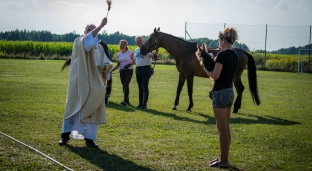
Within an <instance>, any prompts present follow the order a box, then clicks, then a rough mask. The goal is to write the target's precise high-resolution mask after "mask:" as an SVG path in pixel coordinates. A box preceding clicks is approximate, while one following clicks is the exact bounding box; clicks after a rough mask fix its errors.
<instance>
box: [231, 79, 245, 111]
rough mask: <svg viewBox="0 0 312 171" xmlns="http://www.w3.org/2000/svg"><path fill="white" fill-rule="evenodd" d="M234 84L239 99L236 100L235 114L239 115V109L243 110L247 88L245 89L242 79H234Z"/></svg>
mask: <svg viewBox="0 0 312 171" xmlns="http://www.w3.org/2000/svg"><path fill="white" fill-rule="evenodd" d="M233 82H234V86H235V88H236V92H237V97H236V99H235V103H234V109H233V113H237V112H238V109H240V108H241V104H242V96H243V91H244V89H245V87H244V85H243V83H242V80H241V78H240V77H234V80H233Z"/></svg>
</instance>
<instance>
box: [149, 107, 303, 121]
mask: <svg viewBox="0 0 312 171" xmlns="http://www.w3.org/2000/svg"><path fill="white" fill-rule="evenodd" d="M145 112H146V113H149V114H153V115H159V116H164V117H170V118H173V119H175V120H180V121H187V122H194V123H199V124H205V125H209V124H216V120H215V117H214V116H210V115H207V114H203V113H198V112H190V113H189V114H190V115H194V114H195V115H199V116H201V117H204V118H206V119H207V121H199V120H195V119H192V118H189V117H182V116H178V115H177V114H175V113H165V112H160V111H157V110H153V109H147V110H145ZM211 112H212V111H211ZM232 115H236V116H242V117H231V118H230V123H231V124H268V125H297V124H301V123H300V122H295V121H291V120H287V119H282V118H277V117H273V116H265V117H263V116H258V115H252V114H242V113H238V114H232Z"/></svg>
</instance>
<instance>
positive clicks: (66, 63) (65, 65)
mask: <svg viewBox="0 0 312 171" xmlns="http://www.w3.org/2000/svg"><path fill="white" fill-rule="evenodd" d="M70 62H71V58H69V59H67V60H66V62H65V63H64V65H63V66H62V68H61V72H62V71H63V70H64V69H65V68H67V67H68V66H69V65H70Z"/></svg>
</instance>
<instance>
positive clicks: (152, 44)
mask: <svg viewBox="0 0 312 171" xmlns="http://www.w3.org/2000/svg"><path fill="white" fill-rule="evenodd" d="M160 47H162V48H164V49H165V50H167V52H168V53H169V54H170V55H171V56H172V57H173V59H174V60H175V62H176V68H177V70H178V72H179V81H178V86H177V90H176V98H175V101H174V105H173V107H172V108H171V109H172V110H177V106H178V105H179V98H180V93H181V91H182V88H183V85H184V83H185V80H186V82H187V91H188V96H189V106H188V108H187V109H186V110H185V111H188V112H191V109H192V107H193V97H192V94H193V82H194V76H197V77H203V78H209V76H208V74H207V73H206V72H205V70H204V69H203V67H202V66H201V64H200V61H199V60H198V58H197V56H196V52H197V50H198V47H197V43H195V42H189V41H185V40H183V39H182V38H178V37H175V36H173V35H170V34H167V33H163V32H160V28H159V27H158V29H157V30H156V27H155V28H154V31H153V32H152V33H151V34H150V35H149V38H148V40H146V41H145V43H144V44H143V46H142V47H141V50H140V53H141V54H142V55H146V54H147V53H148V52H152V51H153V50H157V49H158V48H160ZM207 50H208V52H209V53H212V54H213V56H217V53H218V52H219V51H220V49H219V48H208V49H207ZM233 50H234V51H235V52H236V53H237V54H238V56H239V63H238V66H237V69H236V71H235V73H234V79H233V83H234V86H235V89H236V92H237V97H236V99H235V102H234V108H233V111H232V112H233V113H237V112H238V110H239V109H240V108H241V101H242V94H243V91H244V89H245V87H244V85H243V83H242V81H241V75H242V73H243V72H244V69H245V68H246V66H247V65H248V83H249V89H250V93H251V97H252V99H253V102H254V103H255V104H257V105H260V98H259V94H258V85H257V70H256V64H255V61H254V58H253V57H252V56H251V55H250V54H249V53H247V52H246V51H244V50H242V49H239V48H234V49H233Z"/></svg>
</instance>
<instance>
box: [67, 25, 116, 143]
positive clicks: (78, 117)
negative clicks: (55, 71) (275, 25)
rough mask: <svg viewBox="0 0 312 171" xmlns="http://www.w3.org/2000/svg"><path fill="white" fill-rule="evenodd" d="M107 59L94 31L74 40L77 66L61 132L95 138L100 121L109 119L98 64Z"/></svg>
mask: <svg viewBox="0 0 312 171" xmlns="http://www.w3.org/2000/svg"><path fill="white" fill-rule="evenodd" d="M82 43H83V45H82ZM77 44H80V45H77ZM75 46H76V47H75ZM80 46H81V48H83V50H82V49H79V48H80ZM75 48H76V50H75ZM78 51H79V52H80V53H79V55H78V53H76V52H78ZM81 51H84V52H81ZM84 53H85V54H84ZM88 57H93V58H94V57H95V59H91V58H90V59H88ZM81 58H83V59H81ZM106 63H111V61H110V60H109V59H108V58H107V56H106V54H105V53H104V49H103V47H102V46H101V45H99V44H98V38H97V37H95V38H94V37H93V36H92V31H91V32H89V33H88V34H87V35H85V36H84V37H80V38H77V39H76V40H75V45H74V48H73V54H72V59H71V65H74V66H75V67H76V68H73V66H71V68H70V76H69V86H68V94H67V99H66V107H65V114H64V121H63V125H62V133H66V132H71V134H70V137H72V138H75V139H84V138H87V139H91V140H96V138H97V130H98V124H103V123H106V109H105V98H104V96H105V92H106V89H105V86H104V83H103V80H102V77H101V73H100V71H99V70H98V69H97V68H96V66H97V65H103V64H106ZM95 68H96V69H95ZM109 72H110V71H109ZM77 80H78V81H77ZM78 83H79V84H78ZM69 89H71V90H69Z"/></svg>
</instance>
